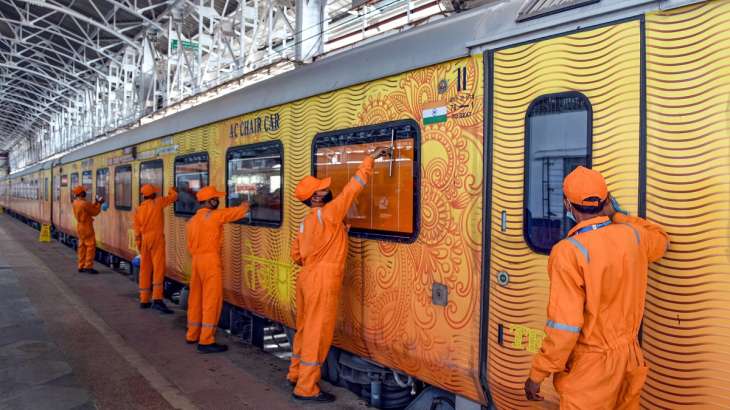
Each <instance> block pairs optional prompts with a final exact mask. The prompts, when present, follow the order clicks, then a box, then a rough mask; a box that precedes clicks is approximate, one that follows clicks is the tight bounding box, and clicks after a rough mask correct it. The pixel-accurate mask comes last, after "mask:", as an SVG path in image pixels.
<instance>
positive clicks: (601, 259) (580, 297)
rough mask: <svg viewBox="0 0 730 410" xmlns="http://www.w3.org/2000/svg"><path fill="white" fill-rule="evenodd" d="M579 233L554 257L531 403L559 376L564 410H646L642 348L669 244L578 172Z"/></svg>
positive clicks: (570, 187)
mask: <svg viewBox="0 0 730 410" xmlns="http://www.w3.org/2000/svg"><path fill="white" fill-rule="evenodd" d="M563 194H564V196H565V199H564V201H563V202H564V205H565V208H566V209H567V212H568V217H569V218H571V219H574V220H575V221H576V222H577V225H575V227H573V229H571V230H570V232H568V236H567V238H566V239H564V240H563V241H561V242H559V243H557V244H556V245H555V246H554V247H553V249H552V252H551V253H550V258H549V260H548V274H549V276H550V301H549V303H548V309H547V313H548V321H547V325H546V326H545V332H546V333H547V336H546V337H545V339H544V340H543V343H542V348H541V349H540V352H539V353H538V354H537V355H536V356H535V358H534V359H533V361H532V369H531V371H530V375H529V377H528V379H527V381H526V382H525V394H526V396H527V398H528V399H529V400H537V401H539V400H542V399H543V398H542V397H541V396H540V394H539V392H540V384H541V383H542V381H543V380H544V379H545V378H546V377H548V376H549V375H550V374H553V375H554V377H553V384H554V385H555V389H556V391H557V392H558V394H559V395H560V408H561V409H590V410H598V409H638V408H639V396H640V394H641V389H642V387H643V386H644V382H645V380H646V376H647V371H648V368H647V366H646V363H645V362H644V357H643V355H642V352H641V348H640V346H639V343H638V334H639V327H640V326H641V319H642V315H643V312H644V302H645V293H646V286H647V273H648V268H649V264H650V263H652V262H655V261H657V260H659V259H660V258H661V257H662V256H663V255H664V253H665V252H666V250H667V248H668V246H669V237H668V236H667V234H666V233H665V232H664V230H662V228H661V227H660V226H659V225H656V224H654V223H651V222H649V221H646V220H644V219H641V218H637V217H633V216H629V215H628V214H626V213H625V212H624V211H622V210H621V208H620V207H619V206H618V203H617V202H616V201H615V199H613V197H611V196H610V194H609V192H608V188H607V186H606V181H605V180H604V179H603V176H602V175H601V174H600V173H598V172H597V171H593V170H590V169H587V168H584V167H578V168H577V169H576V170H575V171H573V172H571V173H570V174H569V175H568V176H567V177H566V178H565V180H564V182H563Z"/></svg>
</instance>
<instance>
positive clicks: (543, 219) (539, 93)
mask: <svg viewBox="0 0 730 410" xmlns="http://www.w3.org/2000/svg"><path fill="white" fill-rule="evenodd" d="M642 24H643V23H642V22H641V21H639V20H638V19H637V20H635V21H628V22H624V23H620V24H615V25H608V26H602V27H598V28H592V29H585V30H581V31H578V32H573V33H569V34H566V35H561V36H557V37H552V38H547V39H543V40H538V41H534V42H530V43H528V44H521V45H517V46H512V47H509V48H504V49H499V50H496V51H492V52H490V53H489V57H488V58H489V67H490V70H492V71H491V81H490V84H489V86H490V88H491V89H490V101H491V104H490V105H489V106H490V107H491V151H492V161H491V164H492V170H491V171H492V172H491V193H490V194H489V195H490V196H491V198H490V199H491V200H490V208H488V209H491V215H490V219H489V220H490V221H491V224H490V225H489V226H490V231H489V232H488V235H489V241H488V243H489V248H488V249H489V253H490V255H489V261H490V262H489V270H488V273H489V275H490V288H489V327H488V329H489V330H488V331H489V335H488V341H487V342H488V356H487V360H488V363H487V366H488V381H489V386H490V390H491V393H492V396H493V399H494V401H495V404H496V405H497V407H498V408H500V409H505V408H507V409H509V408H525V405H526V403H525V401H524V400H525V399H524V392H523V385H524V381H525V379H526V378H527V376H528V373H529V369H530V362H531V359H532V357H533V355H534V353H535V352H537V351H538V350H539V347H540V345H541V342H542V338H543V337H544V333H543V328H544V326H545V322H546V306H547V301H548V294H549V283H548V276H547V255H548V253H549V252H550V249H551V247H552V245H553V244H555V243H556V242H557V241H559V240H560V239H561V238H562V237H563V236H564V235H565V234H566V233H567V230H568V229H569V228H570V222H569V220H568V219H567V218H566V217H565V211H564V210H563V204H562V181H563V177H564V176H565V175H567V174H568V173H569V172H570V171H571V170H572V169H574V168H575V167H576V166H578V165H586V166H590V167H593V168H596V169H598V170H600V171H601V172H602V173H603V174H604V176H605V177H606V179H607V182H608V184H609V189H610V191H611V193H612V194H613V195H614V196H615V197H617V199H618V200H619V202H620V203H621V205H622V206H623V207H624V208H626V209H627V210H629V211H630V212H631V213H633V214H636V213H637V211H638V208H639V187H640V183H639V181H640V174H641V172H640V166H639V163H640V158H639V157H640V149H639V147H640V139H641V137H640V136H641V135H642V129H643V127H642V126H641V124H642V114H641V106H642V93H641V85H642V74H641V71H642V66H641V61H642V58H641V54H642V41H641V32H642V29H643V27H642ZM543 392H544V393H545V395H546V396H547V397H546V399H547V400H546V401H545V402H543V403H541V404H535V407H547V408H551V407H555V406H556V403H557V397H556V395H555V393H554V391H553V388H552V380H550V379H549V380H546V382H545V383H544V384H543Z"/></svg>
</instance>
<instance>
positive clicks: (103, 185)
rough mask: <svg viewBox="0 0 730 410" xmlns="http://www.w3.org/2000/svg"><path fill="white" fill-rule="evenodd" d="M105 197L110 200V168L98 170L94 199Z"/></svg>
mask: <svg viewBox="0 0 730 410" xmlns="http://www.w3.org/2000/svg"><path fill="white" fill-rule="evenodd" d="M98 196H100V197H103V198H104V199H105V200H108V199H109V168H99V169H97V170H96V193H95V195H94V197H98Z"/></svg>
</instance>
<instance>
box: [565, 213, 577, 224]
mask: <svg viewBox="0 0 730 410" xmlns="http://www.w3.org/2000/svg"><path fill="white" fill-rule="evenodd" d="M565 217H566V218H568V219H570V220H571V221H573V223H577V222H578V221H576V220H575V216H573V212H571V211H566V212H565Z"/></svg>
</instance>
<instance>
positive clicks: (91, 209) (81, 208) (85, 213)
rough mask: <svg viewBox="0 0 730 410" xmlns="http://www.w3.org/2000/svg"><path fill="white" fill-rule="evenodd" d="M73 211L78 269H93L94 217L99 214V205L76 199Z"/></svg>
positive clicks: (94, 244) (94, 248) (94, 249)
mask: <svg viewBox="0 0 730 410" xmlns="http://www.w3.org/2000/svg"><path fill="white" fill-rule="evenodd" d="M73 211H74V217H75V218H76V233H77V235H78V237H79V241H78V248H77V252H78V265H79V269H91V268H93V267H94V255H95V254H96V234H95V233H94V217H95V216H96V215H99V212H101V204H100V203H93V204H92V203H90V202H88V201H86V200H85V199H81V198H76V199H74V202H73Z"/></svg>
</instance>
